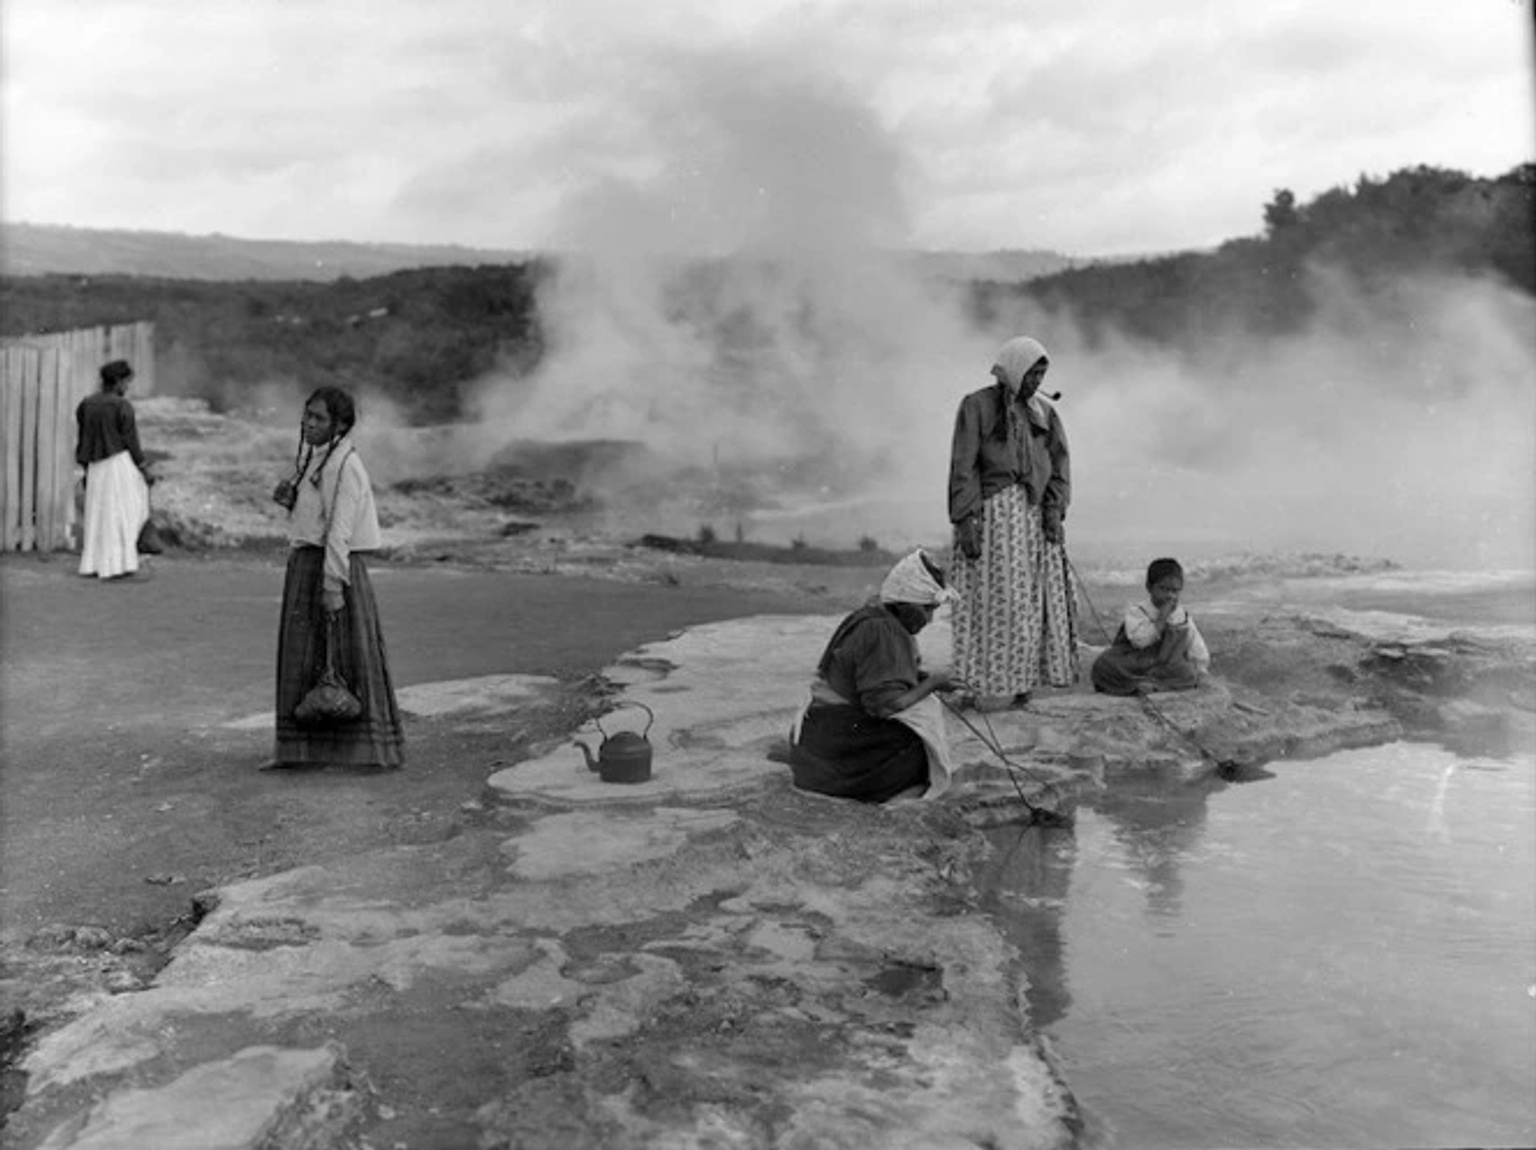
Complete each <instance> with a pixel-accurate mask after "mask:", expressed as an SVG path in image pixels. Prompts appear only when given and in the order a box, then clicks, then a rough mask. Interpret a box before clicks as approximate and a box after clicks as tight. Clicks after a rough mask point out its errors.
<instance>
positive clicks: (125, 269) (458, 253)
mask: <svg viewBox="0 0 1536 1150" xmlns="http://www.w3.org/2000/svg"><path fill="white" fill-rule="evenodd" d="M527 258H528V255H527V253H524V252H513V251H500V250H496V249H493V248H467V247H459V246H457V245H453V244H440V245H415V244H359V243H349V242H344V241H339V240H338V241H330V242H310V241H304V240H245V239H238V238H236V237H234V236H225V235H219V234H214V235H207V236H189V235H184V234H182V233H180V232H139V231H117V230H108V229H100V228H73V227H66V226H63V225H57V224H13V223H5V224H0V274H3V275H8V276H30V275H49V274H65V275H70V274H73V275H125V276H150V277H154V278H158V279H179V280H229V281H239V280H314V281H330V280H336V279H340V278H341V277H342V276H351V277H352V278H354V279H365V278H367V277H369V276H379V275H387V274H388V273H389V272H394V271H402V270H405V269H408V268H425V267H447V266H454V265H457V266H464V265H477V264H514V263H522V262H524V261H525V260H526V259H527Z"/></svg>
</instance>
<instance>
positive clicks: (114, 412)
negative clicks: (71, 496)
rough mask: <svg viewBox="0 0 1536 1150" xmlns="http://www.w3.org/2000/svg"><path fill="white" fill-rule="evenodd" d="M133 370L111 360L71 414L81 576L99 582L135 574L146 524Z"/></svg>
mask: <svg viewBox="0 0 1536 1150" xmlns="http://www.w3.org/2000/svg"><path fill="white" fill-rule="evenodd" d="M132 379H133V368H132V367H131V366H130V365H129V363H128V361H127V360H125V359H114V360H113V361H112V362H111V363H108V364H103V365H102V368H101V390H100V391H98V392H96V394H94V395H88V396H86V397H85V398H84V399H82V400H81V401H80V404H79V406H78V407H76V408H75V424H76V426H77V428H78V431H79V438H78V439H77V441H76V445H75V462H76V463H78V464H79V465H80V466H81V467H82V468H84V469H85V513H84V517H83V523H82V532H81V534H82V545H81V548H80V574H82V575H95V576H96V577H97V578H99V579H116V578H119V577H121V576H124V575H132V574H133V573H134V572H136V571H137V570H138V569H139V532H140V531H142V530H143V528H144V524H145V523H146V522H148V521H149V484H150V483H151V482H152V480H151V479H150V476H149V468H148V464H147V463H146V462H145V459H144V450H143V448H141V447H140V446H139V429H138V424H137V423H136V422H135V419H134V414H133V404H131V403H129V402H128V397H127V394H126V393H127V391H128V383H129V381H130V380H132Z"/></svg>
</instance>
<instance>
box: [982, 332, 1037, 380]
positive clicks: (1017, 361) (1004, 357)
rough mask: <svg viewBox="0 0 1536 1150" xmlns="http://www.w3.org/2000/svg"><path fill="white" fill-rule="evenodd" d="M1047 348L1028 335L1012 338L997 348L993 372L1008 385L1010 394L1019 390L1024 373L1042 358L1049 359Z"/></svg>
mask: <svg viewBox="0 0 1536 1150" xmlns="http://www.w3.org/2000/svg"><path fill="white" fill-rule="evenodd" d="M1049 358H1050V356H1048V355H1046V353H1045V348H1043V347H1041V346H1040V343H1039V341H1038V340H1033V339H1030V338H1029V336H1027V335H1021V336H1018V337H1016V338H1014V339H1010V340H1009V341H1008V342H1007V343H1005V344H1003V346H1002V347H1000V348H998V349H997V362H996V363H994V364H993V365H992V374H993V375H995V376H997V378H998V379H1000V380H1002V381H1003V383H1005V384H1006V385H1007V386H1008V391H1009V393H1010V394H1012V393H1013V392H1016V391H1018V390H1019V385H1020V384H1021V383H1023V382H1024V373H1025V372H1026V371H1028V370H1029V369H1030V368H1032V367H1034V366H1035V364H1036V363H1037V362H1038V361H1040V360H1042V359H1049Z"/></svg>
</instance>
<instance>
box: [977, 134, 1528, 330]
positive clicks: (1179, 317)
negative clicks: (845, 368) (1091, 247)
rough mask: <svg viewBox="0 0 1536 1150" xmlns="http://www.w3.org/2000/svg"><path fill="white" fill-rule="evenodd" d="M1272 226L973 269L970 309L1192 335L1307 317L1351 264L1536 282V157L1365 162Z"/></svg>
mask: <svg viewBox="0 0 1536 1150" xmlns="http://www.w3.org/2000/svg"><path fill="white" fill-rule="evenodd" d="M1262 218H1263V222H1264V233H1263V235H1257V236H1248V237H1243V238H1239V239H1232V240H1228V241H1227V242H1226V243H1224V244H1222V245H1221V246H1220V247H1218V248H1217V249H1216V250H1214V251H1209V252H1183V253H1179V254H1176V255H1170V256H1161V257H1155V258H1146V259H1138V260H1133V261H1126V262H1118V263H1113V262H1096V263H1094V264H1092V265H1089V266H1080V267H1073V268H1068V269H1066V270H1063V271H1059V272H1054V273H1052V274H1049V275H1044V276H1037V277H1035V278H1033V279H1030V280H1028V281H1025V282H1021V281H1019V280H1016V279H1012V278H1005V279H999V280H997V281H995V282H982V281H976V282H974V283H973V285H972V289H971V303H972V315H973V318H974V319H975V320H976V321H977V322H978V323H980V324H984V325H985V324H988V323H990V322H992V320H993V319H994V318H995V317H996V316H998V315H1002V314H1009V313H1010V311H1011V310H1012V309H1015V308H1016V307H1017V306H1018V305H1019V304H1020V303H1025V302H1027V303H1029V304H1033V305H1035V306H1037V307H1039V308H1041V309H1043V310H1044V311H1045V312H1047V313H1049V314H1063V315H1070V316H1071V317H1072V318H1073V321H1074V322H1075V323H1076V324H1077V325H1078V328H1079V330H1080V331H1082V332H1083V334H1084V335H1086V336H1087V337H1088V339H1089V340H1090V341H1097V340H1099V339H1101V338H1105V337H1107V336H1108V335H1109V334H1111V333H1114V334H1116V335H1121V336H1123V335H1131V336H1135V337H1137V338H1139V339H1144V340H1148V341H1150V342H1153V343H1161V344H1164V345H1179V346H1183V347H1185V348H1190V349H1192V348H1197V347H1205V348H1221V347H1224V346H1226V345H1227V344H1228V342H1229V341H1230V338H1231V337H1232V336H1258V337H1264V336H1278V335H1286V334H1293V333H1296V332H1299V331H1301V330H1303V329H1304V328H1305V327H1306V325H1307V324H1308V323H1309V322H1311V320H1312V318H1313V317H1314V314H1315V313H1316V311H1317V309H1318V308H1319V306H1320V302H1319V297H1318V293H1317V290H1316V289H1317V283H1318V280H1317V275H1318V273H1319V272H1320V271H1321V270H1322V269H1328V271H1329V272H1331V273H1333V274H1336V275H1342V276H1344V277H1346V278H1347V279H1348V281H1349V282H1350V283H1351V284H1352V285H1353V288H1354V290H1355V291H1356V292H1358V293H1360V294H1361V295H1362V297H1366V296H1378V297H1383V298H1385V297H1387V296H1390V294H1391V293H1392V291H1393V290H1394V284H1395V283H1397V282H1398V281H1399V280H1400V279H1401V278H1402V277H1405V276H1413V275H1420V276H1422V275H1426V274H1436V273H1455V274H1459V275H1462V276H1468V277H1475V276H1486V277H1490V278H1494V279H1497V280H1501V281H1502V282H1504V283H1505V284H1507V285H1509V286H1510V287H1513V288H1516V289H1518V290H1520V291H1524V292H1526V293H1528V294H1531V295H1536V234H1533V232H1536V229H1533V223H1536V164H1522V165H1520V166H1519V167H1517V168H1515V169H1513V170H1511V171H1509V172H1507V173H1505V174H1504V175H1501V176H1498V177H1495V178H1492V179H1487V178H1480V177H1475V176H1471V175H1468V174H1467V173H1466V172H1461V171H1455V170H1451V169H1446V168H1437V167H1431V166H1428V165H1419V166H1418V167H1414V168H1404V169H1401V170H1399V171H1396V172H1393V173H1391V174H1390V175H1388V176H1386V177H1384V178H1374V177H1371V176H1366V175H1362V176H1361V177H1360V179H1359V180H1358V181H1356V182H1355V184H1354V185H1353V186H1351V187H1337V188H1332V189H1329V190H1328V191H1326V192H1323V193H1322V194H1321V195H1319V196H1317V197H1315V198H1314V199H1312V200H1311V201H1309V202H1306V203H1302V202H1299V201H1298V200H1297V198H1296V197H1295V195H1294V194H1293V193H1291V192H1290V191H1288V190H1287V189H1284V188H1282V189H1279V190H1277V191H1276V193H1275V195H1274V198H1273V199H1272V200H1271V201H1270V202H1269V203H1268V204H1265V205H1264V207H1263V210H1262Z"/></svg>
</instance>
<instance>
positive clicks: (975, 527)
mask: <svg viewBox="0 0 1536 1150" xmlns="http://www.w3.org/2000/svg"><path fill="white" fill-rule="evenodd" d="M955 542H956V543H958V544H959V545H960V554H962V555H964V556H965V557H966V558H967V559H980V558H981V515H980V514H979V513H977V512H974V511H973V512H972V513H971V514H969V515H967V516H966V517H965V518H964V519H962V520H960V522H959V523H956V524H955Z"/></svg>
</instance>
